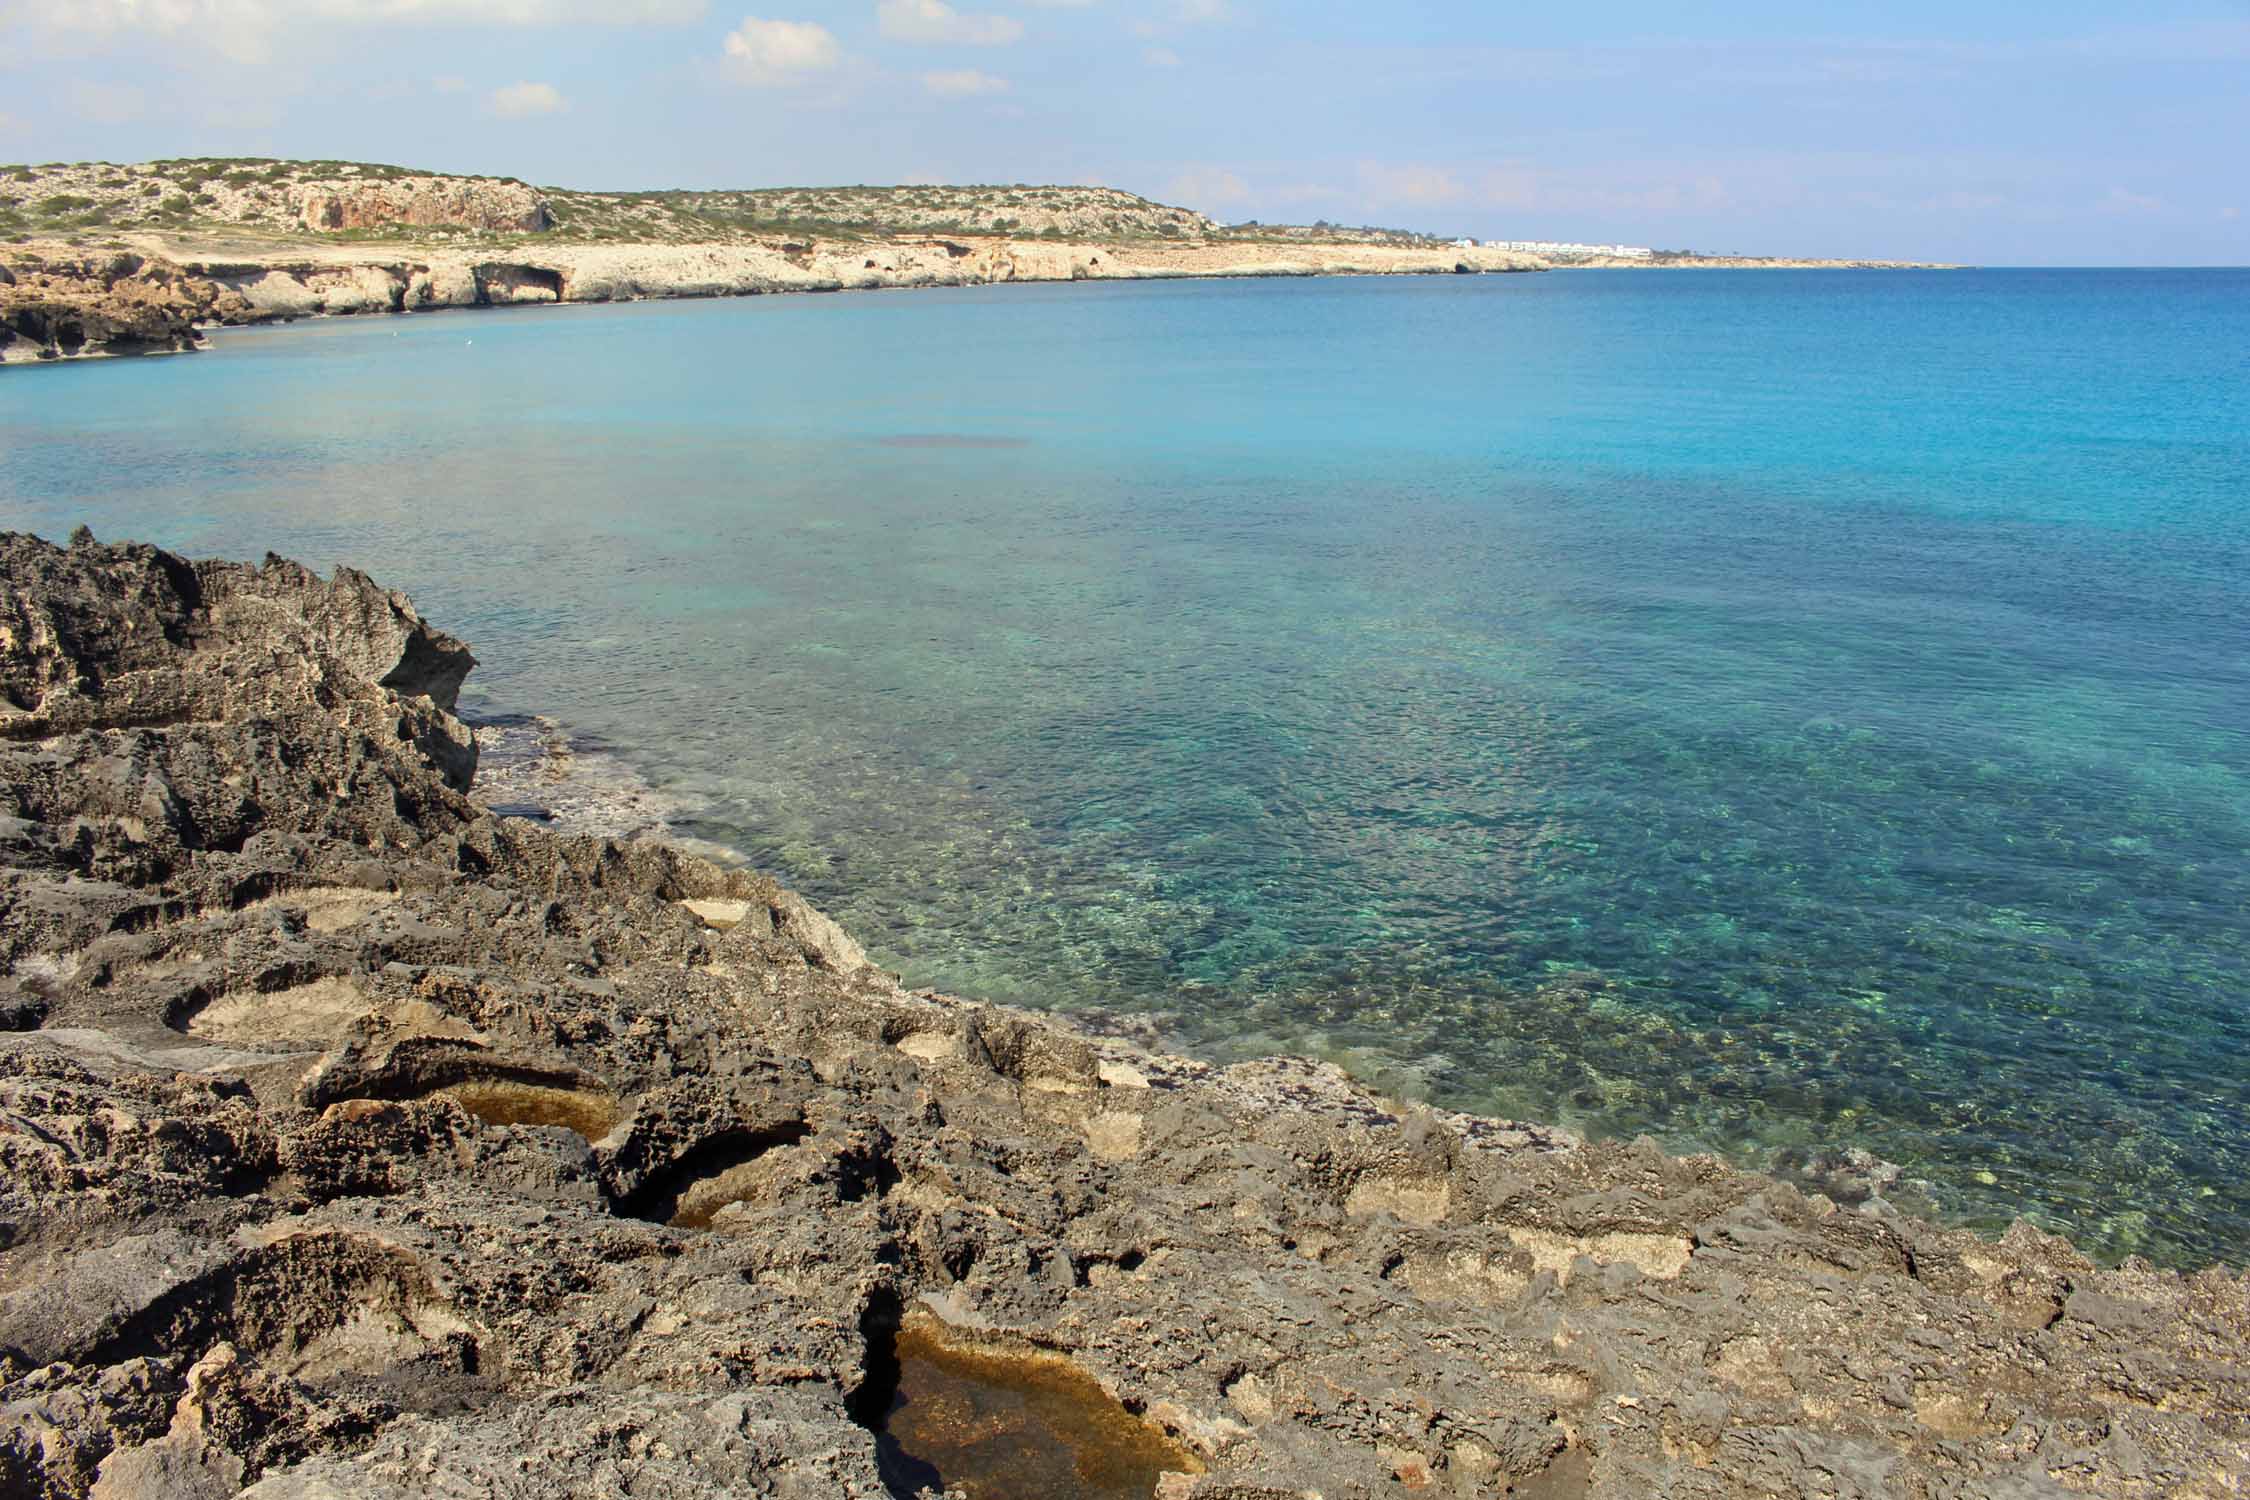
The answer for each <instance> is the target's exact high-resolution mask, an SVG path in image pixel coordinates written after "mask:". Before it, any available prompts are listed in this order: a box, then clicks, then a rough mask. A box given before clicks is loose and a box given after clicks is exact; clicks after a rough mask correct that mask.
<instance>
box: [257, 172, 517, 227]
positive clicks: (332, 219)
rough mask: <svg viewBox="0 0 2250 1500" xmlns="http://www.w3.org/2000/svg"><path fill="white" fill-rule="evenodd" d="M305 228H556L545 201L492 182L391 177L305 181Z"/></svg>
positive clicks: (300, 211)
mask: <svg viewBox="0 0 2250 1500" xmlns="http://www.w3.org/2000/svg"><path fill="white" fill-rule="evenodd" d="M294 191H295V193H296V196H297V217H298V222H299V223H301V224H303V226H304V227H305V228H307V229H313V230H323V231H333V230H339V229H392V228H400V227H404V228H411V229H437V228H445V229H485V230H493V231H497V232H501V233H511V234H537V233H541V232H544V231H546V230H548V229H551V228H553V227H554V215H553V214H552V213H551V212H550V211H549V210H548V207H547V200H546V199H544V198H542V197H541V196H540V195H539V194H538V193H537V192H535V191H533V190H532V189H531V188H528V187H526V186H524V184H522V183H520V182H509V181H505V180H503V179H500V178H495V177H393V178H388V179H384V180H380V181H372V182H370V181H350V182H346V181H331V182H307V183H302V184H299V185H298V186H297V187H296V189H295V190H294Z"/></svg>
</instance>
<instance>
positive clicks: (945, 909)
mask: <svg viewBox="0 0 2250 1500" xmlns="http://www.w3.org/2000/svg"><path fill="white" fill-rule="evenodd" d="M80 524H86V525H89V526H91V527H92V528H93V529H94V531H95V532H96V534H98V535H99V536H101V537H102V538H103V539H105V540H115V539H127V538H132V539H140V540H146V541H152V542H156V543H160V544H162V545H164V546H166V547H170V548H173V549H176V550H181V551H185V552H187V553H190V554H194V555H198V556H227V557H249V558H256V557H259V556H261V555H263V554H264V553H265V552H267V551H268V550H272V551H275V552H279V553H281V554H284V555H287V556H291V557H295V558H297V559H299V560H301V561H304V562H306V563H309V564H311V565H313V566H315V567H319V568H322V569H326V568H328V567H331V566H333V565H335V564H338V563H349V564H351V565H353V566H356V567H359V568H363V569H365V570H367V571H369V572H371V573H373V574H374V575H375V576H376V577H377V578H378V579H379V580H381V581H382V582H384V583H386V584H389V585H391V586H394V587H397V588H401V589H404V590H406V591H407V592H408V593H410V594H411V595H412V596H413V598H414V599H415V601H416V602H417V604H418V605H419V606H420V608H421V609H422V611H423V613H424V614H425V615H426V616H428V617H429V618H430V619H432V620H433V621H435V622H436V623H438V624H439V625H440V626H442V627H443V628H445V629H448V630H450V631H452V632H454V633H455V634H457V635H460V636H462V637H464V638H465V639H467V640H469V641H470V642H471V643H472V644H473V646H474V648H475V650H476V654H477V656H478V657H479V659H480V660H481V662H482V663H483V664H482V665H481V666H480V667H479V669H478V671H477V672H476V674H475V675H474V676H473V677H472V678H471V680H470V687H469V689H468V691H467V692H466V694H465V696H464V699H463V703H464V707H465V708H466V709H467V710H468V711H470V712H471V713H474V714H478V715H483V716H486V717H489V718H492V719H494V720H495V721H497V722H500V723H502V724H511V725H517V726H521V725H524V724H527V723H534V722H545V723H549V724H551V726H552V727H553V732H554V733H555V734H557V735H560V736H563V737H565V738H567V740H568V741H569V742H571V743H572V744H574V745H576V746H577V747H579V748H580V749H581V750H582V751H583V752H584V754H585V756H586V757H587V761H586V763H587V764H591V765H606V766H610V767H612V768H614V771H615V773H616V774H617V775H619V776H625V777H630V778H632V779H633V780H634V782H635V787H636V790H635V792H634V793H633V795H634V796H635V797H638V798H640V799H641V802H640V803H639V804H636V805H644V806H647V807H654V808H660V809H661V815H660V817H659V819H658V821H661V822H662V823H664V824H665V825H667V826H668V827H669V828H670V829H671V830H672V831H673V832H675V833H676V834H678V835H680V836H682V837H686V838H692V839H695V840H699V841H702V842H703V843H704V844H705V845H707V846H711V847H716V848H718V849H721V850H724V851H727V852H728V853H729V856H730V857H732V858H737V859H740V860H742V861H745V862H747V863H749V864H751V865H754V866H757V867H759V868H762V869H765V870H769V871H771V872H772V873H774V874H775V875H777V876H779V877H780V878H782V879H783V880H785V881H787V882H789V883H790V884H792V885H794V886H796V887H797V888H798V889H800V890H802V891H804V892H805V893H806V894H807V895H809V896H810V897H811V898H813V899H814V900H815V901H816V902H817V903H819V904H820V905H822V906H823V907H824V908H826V909H827V910H828V911H829V912H831V913H832V914H833V915H834V916H836V917H837V918H839V919H840V920H841V921H842V922H843V923H844V924H845V925H846V926H847V927H849V928H850V929H851V930H852V931H853V932H854V933H855V934H857V935H858V936H859V937H860V938H861V939H862V940H863V941H864V942H865V943H866V945H867V946H868V948H869V950H870V952H871V953H872V954H873V955H874V956H875V957H876V958H877V959H878V960H879V961H880V962H881V963H882V964H884V965H885V966H886V967H888V968H891V969H893V970H895V971H897V972H899V973H900V974H902V975H903V976H904V977H905V978H906V980H907V981H908V982H909V983H911V984H914V985H917V986H932V987H936V988H939V989H942V990H945V991H948V992H951V993H955V994H960V995H967V996H977V997H983V998H987V999H990V1000H993V1001H996V1002H1003V1003H1007V1004H1013V1005H1023V1006H1035V1007H1048V1008H1053V1009H1057V1010H1064V1011H1072V1012H1080V1013H1085V1014H1086V1015H1087V1017H1088V1019H1089V1020H1090V1021H1092V1022H1094V1023H1096V1024H1102V1025H1111V1026H1118V1027H1130V1028H1134V1029H1136V1030H1137V1031H1139V1032H1141V1033H1143V1034H1146V1035H1149V1036H1151V1037H1153V1038H1155V1039H1157V1040H1160V1041H1161V1042H1162V1043H1163V1044H1164V1045H1166V1046H1170V1047H1174V1048H1178V1049H1183V1050H1187V1051H1191V1052H1194V1053H1197V1054H1200V1055H1205V1056H1209V1057H1212V1058H1215V1059H1219V1060H1222V1061H1223V1060H1230V1059H1235V1058H1241V1057H1247V1056H1252V1055H1257V1054H1261V1053H1266V1052H1271V1051H1289V1052H1297V1053H1307V1054H1312V1055H1316V1056H1320V1057H1324V1058H1329V1059H1333V1060H1335V1061H1337V1062H1339V1063H1341V1064H1343V1065H1344V1066H1346V1067H1347V1068H1349V1069H1351V1070H1352V1071H1353V1072H1354V1073H1356V1074H1358V1075H1359V1076H1361V1077H1363V1078H1365V1079H1366V1080H1367V1081H1368V1082H1369V1083H1370V1085H1372V1086H1373V1087H1376V1088H1378V1089H1381V1090H1383V1091H1385V1092H1387V1093H1389V1094H1392V1095H1395V1096H1397V1097H1399V1098H1402V1099H1408V1100H1423V1101H1428V1102H1429V1103H1431V1104H1434V1105H1438V1106H1442V1107H1446V1108H1452V1109H1463V1110H1471V1111H1476V1112H1479V1113H1485V1114H1497V1115H1503V1116H1509V1117H1514V1118H1518V1119H1536V1120H1541V1121H1550V1122H1557V1123H1561V1124H1563V1125H1566V1126H1569V1127H1572V1128H1574V1129H1577V1130H1581V1131H1584V1132H1586V1133H1588V1134H1591V1135H1596V1136H1617V1137H1631V1136H1639V1135H1644V1134H1645V1135H1648V1136H1651V1137H1653V1138H1654V1139H1656V1140H1657V1141H1659V1142H1661V1143H1662V1144H1663V1145H1665V1146H1666V1147H1668V1148H1671V1149H1674V1150H1697V1151H1712V1152H1717V1153H1721V1154H1723V1155H1724V1156H1726V1157H1727V1158H1728V1159H1730V1160H1733V1161H1736V1162H1740V1163H1744V1164H1747V1165H1751V1166H1756V1167H1762V1168H1768V1169H1772V1170H1776V1171H1779V1172H1781V1173H1783V1174H1784V1175H1789V1176H1794V1177H1796V1178H1798V1179H1799V1180H1801V1181H1803V1182H1805V1183H1806V1184H1807V1185H1808V1186H1820V1187H1822V1188H1823V1189H1824V1190H1831V1189H1832V1190H1833V1191H1832V1195H1833V1196H1838V1197H1839V1198H1840V1199H1841V1200H1842V1201H1844V1202H1846V1203H1847V1205H1850V1204H1853V1203H1855V1202H1856V1201H1857V1200H1858V1199H1859V1198H1861V1197H1862V1196H1863V1195H1864V1194H1866V1193H1869V1192H1875V1193H1880V1194H1881V1195H1882V1196H1883V1197H1884V1198H1885V1200H1886V1201H1889V1202H1893V1203H1897V1204H1901V1205H1903V1206H1906V1207H1910V1208H1912V1209H1914V1210H1916V1211H1920V1212H1927V1213H1934V1214H1936V1215H1938V1216H1940V1217H1941V1218H1943V1219H1945V1220H1946V1221H1947V1222H1951V1223H1956V1224H1963V1225H1967V1226H1971V1227H1974V1228H1977V1229H1980V1230H1984V1231H1988V1232H1989V1231H1995V1230H1999V1229H2001V1228H2004V1227H2005V1226H2006V1225H2008V1224H2009V1223H2010V1222H2011V1221H2012V1220H2013V1219H2015V1218H2017V1217H2019V1216H2020V1217H2025V1218H2028V1219H2030V1220H2031V1221H2032V1222H2034V1223H2036V1224H2038V1225H2040V1226H2042V1227H2044V1228H2047V1229H2051V1230H2058V1231H2063V1232H2067V1233H2068V1234H2070V1235H2071V1236H2073V1237H2074V1238H2075V1239H2076V1240H2077V1241H2078V1242H2079V1243H2080V1245H2081V1246H2082V1247H2083V1248H2085V1249H2086V1250H2088V1251H2089V1252H2090V1253H2093V1254H2095V1255H2097V1256H2099V1257H2102V1258H2104V1259H2107V1260H2113V1261H2114V1260H2117V1259H2120V1258H2122V1257H2125V1256H2129V1255H2140V1256H2145V1257H2147V1258H2149V1259H2151V1260H2153V1261H2155V1262H2157V1263H2159V1264H2165V1265H2178V1266H2189V1265H2196V1264H2201V1263H2205V1262H2208V1261H2211V1260H2214V1259H2216V1260H2221V1261H2227V1262H2232V1263H2235V1264H2242V1263H2244V1262H2246V1261H2250V271H2232V270H2211V271H2194V270H2030V271H2017V270H1968V271H1947V272H1937V271H1932V272H1915V271H1898V272H1843V271H1609V272H1602V271H1583V272H1558V273H1551V274H1542V275H1494V276H1460V277H1438V278H1369V279H1327V280H1261V281H1179V282H1138V283H1080V284H1064V285H1033V286H997V287H988V288H973V289H961V290H915V291H903V292H885V293H864V294H862V293H854V294H850V295H839V296H786V297H758V298H749V299H743V300H735V301H724V302H695V303H664V304H656V303H650V304H636V305H618V306H599V307H566V308H551V309H544V308H543V309H508V310H500V311H492V312H485V313H452V312H449V313H442V314H430V315H418V316H411V317H403V318H380V319H333V320H320V321H312V322H307V323H301V324H298V325H295V326H290V327H276V328H266V329H256V330H239V331H225V332H220V333H218V334H217V335H216V336H215V337H214V339H213V345H212V347H211V348H210V349H209V350H207V351H205V352H201V353H197V354H193V355H186V356H175V357H169V358H152V359H139V360H110V361H98V362H94V361H89V362H81V363H72V364H68V365H63V366H57V367H48V368H34V369H10V370H8V371H6V372H5V373H0V526H4V527H6V528H9V529H16V530H30V531H36V532H38V533H40V534H42V535H45V536H48V537H51V538H55V539H58V540H59V539H61V538H62V537H64V536H65V535H67V534H68V533H69V532H70V530H71V529H72V528H73V527H75V526H78V525H80ZM534 715H537V716H544V719H543V720H536V721H535V720H533V719H532V718H531V717H530V716H534Z"/></svg>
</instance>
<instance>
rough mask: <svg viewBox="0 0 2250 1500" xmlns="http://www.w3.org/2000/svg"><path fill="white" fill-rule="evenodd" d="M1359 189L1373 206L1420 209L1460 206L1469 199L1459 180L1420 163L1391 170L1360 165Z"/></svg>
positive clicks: (1445, 170)
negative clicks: (1449, 204)
mask: <svg viewBox="0 0 2250 1500" xmlns="http://www.w3.org/2000/svg"><path fill="white" fill-rule="evenodd" d="M1359 185H1360V188H1361V190H1362V191H1363V192H1364V193H1365V194H1366V195H1367V196H1368V197H1369V198H1370V199H1371V200H1373V201H1374V202H1377V203H1411V204H1414V205H1416V206H1419V207H1428V206H1431V205H1434V204H1441V203H1459V202H1460V201H1461V200H1462V199H1464V198H1466V197H1467V196H1468V195H1469V190H1468V189H1467V188H1466V187H1464V186H1463V185H1462V183H1461V179H1460V178H1459V177H1457V176H1455V175H1454V174H1453V172H1452V171H1451V170H1449V169H1448V168H1445V167H1433V166H1427V165H1423V164H1420V163H1407V164H1405V165H1397V166H1394V165H1388V164H1385V163H1382V162H1362V163H1360V168H1359Z"/></svg>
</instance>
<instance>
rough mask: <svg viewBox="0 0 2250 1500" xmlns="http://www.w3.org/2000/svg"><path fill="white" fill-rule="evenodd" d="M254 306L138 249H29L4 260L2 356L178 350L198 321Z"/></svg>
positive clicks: (196, 338)
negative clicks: (49, 253) (49, 254)
mask: <svg viewBox="0 0 2250 1500" xmlns="http://www.w3.org/2000/svg"><path fill="white" fill-rule="evenodd" d="M254 316H256V311H255V309H254V308H253V307H252V306H251V304H250V303H249V302H248V301H247V300H246V299H244V298H242V297H241V296H239V295H237V294H235V293H234V292H233V291H232V290H231V289H230V288H228V287H225V286H222V285H220V284H219V283H218V282H215V281H212V280H210V279H209V278H207V277H203V276H197V275H194V274H192V273H190V272H188V271H186V270H183V269H182V268H181V267H179V266H177V265H174V264H172V263H170V262H168V261H164V260H159V259H153V258H151V257H148V256H144V255H136V254H133V253H131V252H124V251H118V252H109V253H105V254H99V255H85V254H64V255H58V256H55V257H53V258H46V257H40V256H23V257H21V258H19V259H18V260H17V261H16V262H15V264H14V265H12V266H10V265H0V364H9V363H17V362H21V361H26V360H39V359H64V358H72V357H75V356H79V355H85V354H171V353H178V352H181V351H184V350H188V349H193V348H195V347H196V346H197V345H198V344H200V343H201V342H202V335H201V334H199V333H198V332H197V331H196V330H197V325H198V324H200V323H204V322H238V321H243V320H246V319H249V318H252V317H254Z"/></svg>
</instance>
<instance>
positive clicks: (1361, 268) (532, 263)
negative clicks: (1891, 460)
mask: <svg viewBox="0 0 2250 1500" xmlns="http://www.w3.org/2000/svg"><path fill="white" fill-rule="evenodd" d="M367 248H368V249H369V250H370V251H371V252H373V256H382V252H381V251H380V250H379V249H377V248H376V247H372V246H371V247H367ZM1541 268H1542V267H1541V264H1540V263H1539V262H1538V261H1536V260H1534V259H1532V258H1531V257H1529V256H1521V255H1511V254H1508V253H1506V252H1501V251H1481V250H1480V251H1459V250H1453V249H1450V248H1449V249H1444V250H1437V249H1429V250H1424V249H1419V248H1404V247H1394V246H1383V245H1344V246H1322V245H1265V244H1240V243H1226V242H1221V243H1215V244H1207V245H1171V244H1138V243H1136V244H1101V243H1077V244H1073V243H1064V242H1056V241H1051V240H1039V241H1022V240H1008V239H959V240H955V239H924V238H901V239H894V240H888V241H860V242H853V243H845V244H839V245H837V246H836V247H835V248H833V249H830V248H824V247H815V246H812V245H796V246H780V245H763V244H704V245H571V244H561V243H555V244H548V245H542V246H540V247H538V249H537V250H536V251H535V252H532V253H528V254H527V253H525V249H524V247H521V246H519V247H515V248H514V250H513V252H512V253H506V254H504V255H495V256H490V257H480V256H477V255H474V254H471V253H468V252H455V251H437V252H423V253H421V254H418V255H416V256H415V257H414V258H412V259H399V260H392V259H389V258H388V257H383V258H379V259H378V258H373V257H371V258H369V259H365V260H358V259H351V258H346V257H342V256H334V255H330V256H324V257H321V258H319V259H310V258H303V257H299V258H295V259H292V260H290V261H288V262H286V263H278V264H273V265H264V266H254V267H245V266H242V265H240V264H235V265H230V266H225V267H219V266H211V267H207V268H200V269H202V273H203V274H208V275H210V276H211V277H212V278H213V279H214V280H216V281H218V282H220V283H221V284H222V285H225V286H227V287H229V288H230V289H232V290H235V291H238V292H240V293H241V295H242V296H243V298H244V299H245V300H246V301H247V302H248V303H249V305H250V307H251V308H252V309H253V314H254V317H255V318H257V319H266V318H294V317H306V316H311V315H316V314H321V313H360V312H385V311H397V312H416V311H428V310H433V309H437V308H442V307H476V306H500V305H510V304H517V303H541V302H627V301H637V300H642V299H652V298H673V297H741V296H752V295H756V294H759V293H764V292H800V291H839V290H853V289H875V288H881V287H915V286H981V285H986V284H989V283H993V282H1002V281H1089V280H1104V279H1111V280H1142V279H1152V278H1166V277H1181V276H1322V275H1430V274H1450V273H1455V272H1459V271H1464V270H1466V271H1524V270H1538V269H1541Z"/></svg>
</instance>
